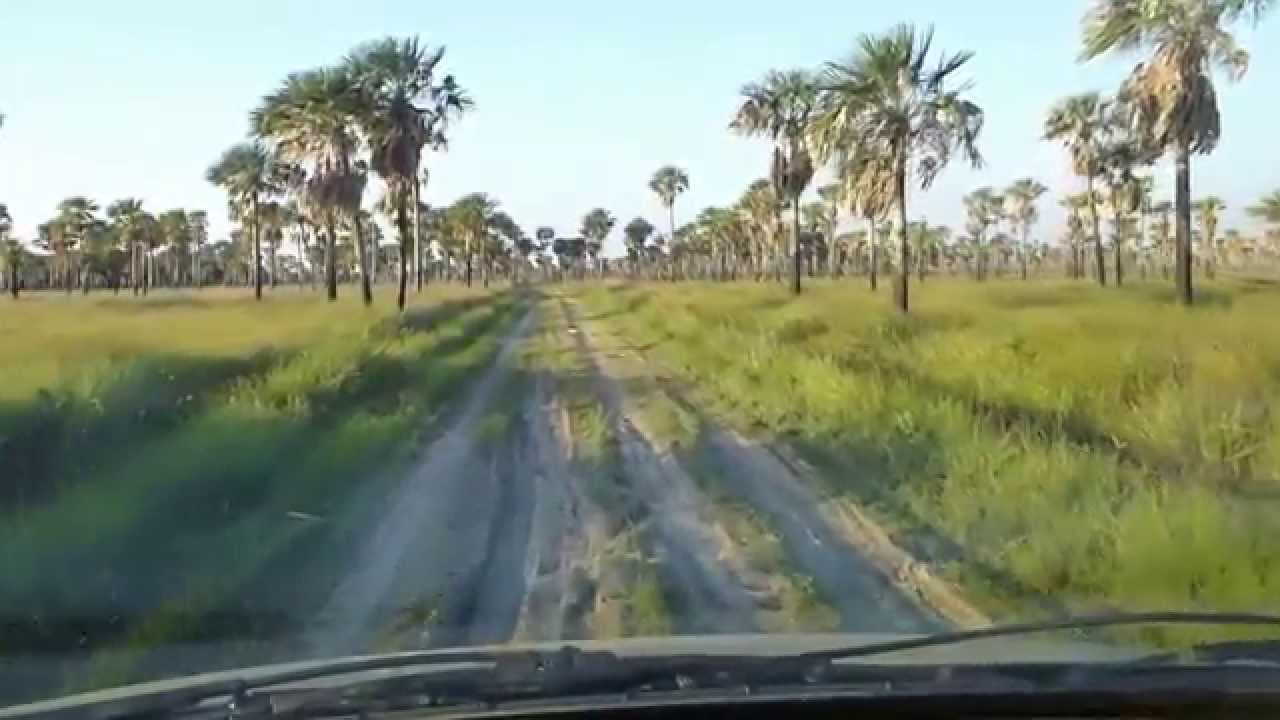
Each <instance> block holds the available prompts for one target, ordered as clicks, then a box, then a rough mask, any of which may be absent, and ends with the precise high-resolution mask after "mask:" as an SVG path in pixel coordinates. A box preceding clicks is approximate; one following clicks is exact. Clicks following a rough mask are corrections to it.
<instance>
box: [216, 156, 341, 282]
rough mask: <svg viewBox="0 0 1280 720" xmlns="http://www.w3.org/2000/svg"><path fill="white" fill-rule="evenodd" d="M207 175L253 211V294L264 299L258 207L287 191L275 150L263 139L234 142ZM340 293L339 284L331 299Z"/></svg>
mask: <svg viewBox="0 0 1280 720" xmlns="http://www.w3.org/2000/svg"><path fill="white" fill-rule="evenodd" d="M205 178H206V179H207V180H208V181H209V182H211V183H213V184H214V185H217V186H219V187H221V188H223V189H224V190H226V191H227V194H228V195H230V197H231V203H232V204H233V205H236V206H238V207H240V208H246V207H247V209H248V211H249V219H250V230H251V232H252V236H253V239H252V244H253V296H254V298H255V299H257V300H261V299H262V237H261V232H260V230H261V228H260V227H259V225H260V223H259V222H258V207H259V205H260V204H261V203H262V202H263V201H264V200H266V199H267V198H269V197H271V196H273V195H278V194H280V193H281V192H283V191H284V182H283V179H282V177H281V173H280V169H279V167H278V164H277V162H276V157H275V154H274V153H273V152H272V151H271V150H269V149H268V148H267V147H266V146H265V145H263V144H262V143H260V142H257V141H253V142H244V143H239V144H237V145H233V146H231V147H230V148H228V149H227V151H226V152H224V153H223V154H222V157H221V158H219V159H218V161H217V162H216V163H214V164H213V166H211V167H210V168H209V170H208V172H207V173H205ZM336 297H337V290H336V288H335V289H334V290H333V291H332V292H331V294H330V299H334V298H336Z"/></svg>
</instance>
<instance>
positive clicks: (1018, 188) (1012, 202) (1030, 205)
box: [1004, 177, 1049, 229]
mask: <svg viewBox="0 0 1280 720" xmlns="http://www.w3.org/2000/svg"><path fill="white" fill-rule="evenodd" d="M1047 192H1049V188H1047V187H1045V186H1044V184H1043V183H1041V182H1040V181H1039V180H1036V179H1035V178H1029V177H1028V178H1022V179H1020V180H1015V181H1014V183H1013V184H1012V185H1010V186H1009V189H1007V190H1005V193H1004V196H1005V199H1006V201H1007V205H1008V208H1007V209H1008V212H1009V217H1011V218H1013V220H1014V221H1015V222H1017V223H1018V225H1019V226H1021V227H1022V228H1023V229H1026V228H1029V227H1031V226H1032V225H1034V224H1035V223H1036V221H1037V220H1039V219H1040V210H1039V209H1038V208H1037V207H1036V202H1037V201H1039V200H1040V198H1041V197H1043V196H1044V194H1045V193H1047Z"/></svg>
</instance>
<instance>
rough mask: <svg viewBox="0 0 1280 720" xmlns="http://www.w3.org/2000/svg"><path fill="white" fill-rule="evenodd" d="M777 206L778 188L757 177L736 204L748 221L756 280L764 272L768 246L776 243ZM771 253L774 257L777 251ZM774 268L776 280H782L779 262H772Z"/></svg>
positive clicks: (778, 202) (763, 274)
mask: <svg viewBox="0 0 1280 720" xmlns="http://www.w3.org/2000/svg"><path fill="white" fill-rule="evenodd" d="M780 205H781V199H780V198H779V197H778V192H777V188H775V187H774V185H773V183H771V182H769V181H768V180H766V179H764V178H760V179H758V180H756V181H754V182H752V183H751V184H750V185H748V186H747V190H746V192H744V193H743V194H742V198H741V199H739V200H738V207H739V209H740V211H741V213H742V214H743V215H744V216H745V217H746V219H747V224H748V227H749V228H750V230H749V233H750V234H751V235H752V240H753V241H754V242H753V245H754V246H755V247H754V248H753V250H752V253H751V255H752V257H754V258H755V260H756V276H757V279H759V280H763V279H764V278H765V275H766V272H767V269H766V267H765V255H766V252H767V251H768V250H769V249H770V247H771V246H773V245H776V244H778V243H777V236H778V234H779V233H778V232H777V230H778V227H777V224H778V223H777V218H778V207H779V206H780ZM775 249H776V248H775ZM774 255H775V256H776V253H774ZM774 271H775V273H776V274H778V277H779V282H781V272H782V268H781V265H780V264H779V263H775V264H774Z"/></svg>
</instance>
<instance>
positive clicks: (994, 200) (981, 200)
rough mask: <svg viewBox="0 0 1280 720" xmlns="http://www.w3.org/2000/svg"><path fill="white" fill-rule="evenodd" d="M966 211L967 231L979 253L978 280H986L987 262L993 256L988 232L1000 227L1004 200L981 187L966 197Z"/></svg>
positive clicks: (990, 190) (988, 188)
mask: <svg viewBox="0 0 1280 720" xmlns="http://www.w3.org/2000/svg"><path fill="white" fill-rule="evenodd" d="M964 209H965V216H966V220H965V230H966V231H968V233H969V237H971V238H972V239H973V245H974V249H975V251H976V252H977V258H976V259H977V268H976V275H977V279H978V280H985V279H986V277H987V262H988V258H989V256H990V254H991V253H990V246H991V237H990V236H989V235H988V231H990V230H991V229H992V228H993V227H996V226H998V225H999V223H1000V220H1001V219H1002V218H1003V217H1004V198H1003V197H1001V196H1000V195H997V194H996V192H995V190H993V189H991V188H990V187H980V188H978V189H977V190H974V191H973V192H971V193H969V194H968V195H965V196H964Z"/></svg>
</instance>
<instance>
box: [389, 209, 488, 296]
mask: <svg viewBox="0 0 1280 720" xmlns="http://www.w3.org/2000/svg"><path fill="white" fill-rule="evenodd" d="M497 209H498V202H497V201H496V200H494V199H492V198H490V197H489V196H488V195H486V194H484V193H471V194H470V195H465V196H463V197H462V198H460V199H459V200H458V201H457V202H455V203H454V204H453V205H452V206H451V207H450V208H449V210H448V214H449V223H450V224H451V225H452V226H453V227H454V228H455V229H456V230H457V232H458V233H459V234H461V236H462V242H463V250H462V253H463V257H464V258H465V259H466V264H467V275H466V281H467V287H471V281H472V274H473V271H472V261H473V257H474V254H475V250H476V249H477V248H478V249H480V250H481V251H484V250H485V245H484V243H485V241H486V239H487V238H488V235H489V228H490V224H491V222H492V220H493V215H494V213H495V212H496V211H497ZM402 267H403V266H402ZM486 282H487V275H486Z"/></svg>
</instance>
